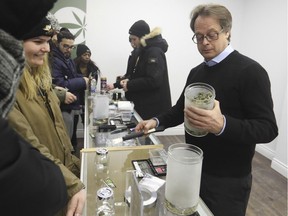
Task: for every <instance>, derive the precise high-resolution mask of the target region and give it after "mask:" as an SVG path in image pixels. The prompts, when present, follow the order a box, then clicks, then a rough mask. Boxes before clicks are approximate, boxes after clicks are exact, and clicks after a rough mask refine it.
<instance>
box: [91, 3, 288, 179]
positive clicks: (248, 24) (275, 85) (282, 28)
mask: <svg viewBox="0 0 288 216" xmlns="http://www.w3.org/2000/svg"><path fill="white" fill-rule="evenodd" d="M209 2H211V1H205V0H157V1H153V0H146V1H145V2H143V1H139V0H122V1H119V0H87V26H86V29H87V33H86V44H87V45H88V46H89V47H90V49H91V50H92V58H93V60H95V61H96V63H97V64H98V66H99V67H100V69H101V71H102V73H103V74H104V75H105V76H106V77H107V78H108V82H114V80H115V77H116V76H117V75H122V74H124V73H125V70H126V64H127V58H128V55H129V53H130V51H131V47H130V45H129V43H128V29H129V28H130V26H131V25H132V24H133V23H134V22H135V21H137V20H139V19H144V20H146V21H147V23H149V25H150V27H151V28H153V27H156V26H159V27H161V28H162V35H163V37H164V38H165V39H166V40H167V42H168V44H169V49H168V52H167V55H166V56H167V61H168V70H169V76H170V77H169V78H170V87H171V93H172V102H173V103H175V102H176V101H177V99H178V96H179V95H180V93H181V91H182V88H183V86H184V84H185V81H186V78H187V75H188V73H189V71H190V69H191V68H192V67H194V66H196V65H197V64H199V63H200V62H201V61H202V57H201V56H200V54H199V53H198V51H197V48H196V45H195V44H193V42H192V41H191V37H192V35H193V33H192V31H191V30H190V28H189V15H190V12H191V10H192V8H193V7H194V6H196V5H198V4H200V3H209ZM213 2H217V3H220V4H223V5H225V6H226V7H227V8H228V9H229V10H230V11H231V12H232V16H233V27H232V42H231V43H232V46H233V47H234V48H235V49H237V50H238V51H240V52H241V53H243V54H245V55H247V56H249V57H252V58H253V59H255V60H256V61H258V62H259V63H260V64H261V65H263V66H264V68H266V70H267V71H268V73H269V76H270V80H271V85H272V95H273V99H274V105H275V106H274V107H275V108H274V110H275V114H276V118H277V122H278V126H279V136H278V137H277V138H276V139H275V140H274V141H273V142H271V143H270V144H268V145H267V144H266V145H258V147H257V151H259V152H260V153H262V154H263V155H265V156H266V157H268V158H269V159H271V160H272V167H273V168H274V169H275V170H277V171H278V172H280V173H281V174H282V175H284V176H287V164H288V162H287V1H286V0H275V1H269V0H264V1H263V0H249V1H231V0H218V1H213ZM183 131H184V130H183V126H179V127H176V128H173V129H169V130H168V131H166V134H167V132H168V133H169V134H183Z"/></svg>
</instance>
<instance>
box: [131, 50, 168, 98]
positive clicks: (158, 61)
mask: <svg viewBox="0 0 288 216" xmlns="http://www.w3.org/2000/svg"><path fill="white" fill-rule="evenodd" d="M147 52H149V53H147V54H145V56H146V55H147V57H144V59H145V60H144V59H143V60H144V61H145V62H144V65H142V64H141V65H139V66H140V67H141V68H140V70H141V71H139V72H140V73H141V76H140V77H135V78H132V77H133V74H131V75H130V76H131V80H129V82H128V83H127V89H128V91H130V92H136V91H143V90H151V91H153V90H154V89H157V88H159V87H160V86H161V85H162V84H163V83H164V80H165V77H166V76H167V73H168V72H167V67H166V57H165V54H164V53H163V52H162V51H161V50H160V49H158V48H153V49H151V50H149V51H147ZM141 58H143V56H141V57H140V59H141ZM139 62H140V60H139ZM139 64H140V63H139ZM138 69H139V68H138V66H137V70H138ZM136 73H138V71H137V72H136Z"/></svg>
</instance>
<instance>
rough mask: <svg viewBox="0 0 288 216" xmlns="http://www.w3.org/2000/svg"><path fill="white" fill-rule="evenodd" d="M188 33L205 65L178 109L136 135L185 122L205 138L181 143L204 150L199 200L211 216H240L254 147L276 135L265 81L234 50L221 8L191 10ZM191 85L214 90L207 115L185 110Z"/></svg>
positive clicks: (194, 75)
mask: <svg viewBox="0 0 288 216" xmlns="http://www.w3.org/2000/svg"><path fill="white" fill-rule="evenodd" d="M190 28H191V29H192V31H193V32H194V36H193V38H192V39H193V42H194V43H195V44H197V48H198V51H199V53H200V54H201V55H202V56H203V58H204V61H203V62H202V63H200V64H199V65H197V66H196V67H194V68H193V69H192V70H191V71H190V74H189V75H188V77H187V81H186V85H185V86H184V89H183V91H182V94H181V95H180V97H179V99H178V101H177V103H176V104H175V105H174V106H173V107H172V108H171V109H170V110H169V111H168V112H166V113H162V114H160V115H158V116H157V117H156V118H154V119H150V120H147V121H143V122H141V123H139V125H137V127H136V131H140V130H141V131H142V130H145V131H146V132H147V131H148V129H150V128H154V127H156V126H157V125H162V126H164V127H165V128H169V127H174V126H177V125H180V124H182V123H183V121H184V116H185V117H186V119H187V120H188V121H189V123H190V124H191V125H193V126H194V127H195V128H197V129H201V130H204V131H206V132H208V134H207V135H206V136H203V137H195V136H192V135H191V134H189V133H187V131H185V140H186V143H189V144H193V145H196V146H197V147H199V148H201V149H202V150H203V166H202V176H201V186H200V197H201V198H202V199H203V201H204V202H205V204H206V205H207V206H208V208H209V209H210V210H211V211H212V213H213V214H214V215H215V216H232V215H233V216H245V214H246V208H247V204H248V201H249V196H250V191H251V186H252V174H251V172H252V159H253V156H254V153H255V147H256V144H258V143H269V142H271V141H272V140H274V139H275V138H276V137H277V135H278V127H277V123H276V119H275V114H274V111H273V100H272V95H271V84H270V80H269V76H268V73H267V72H266V70H265V69H264V68H263V67H262V66H261V65H260V64H259V63H258V62H256V61H255V60H252V59H251V58H249V57H247V56H244V55H242V54H240V53H239V52H238V51H236V50H234V49H233V47H232V45H231V44H230V37H231V28H232V16H231V13H230V12H229V10H228V9H227V8H226V7H224V6H222V5H218V4H205V5H199V6H197V7H195V8H194V9H193V11H192V13H191V22H190ZM196 82H204V83H207V84H209V85H211V86H212V87H213V88H214V89H215V92H216V100H215V103H214V107H213V109H212V110H205V109H201V108H197V107H195V106H188V107H186V108H185V106H184V101H185V96H184V91H185V88H186V87H187V86H188V85H190V84H192V83H196ZM191 175H193V174H192V173H191Z"/></svg>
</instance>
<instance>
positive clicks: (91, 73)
mask: <svg viewBox="0 0 288 216" xmlns="http://www.w3.org/2000/svg"><path fill="white" fill-rule="evenodd" d="M76 55H77V56H76V58H74V62H75V66H76V71H77V73H78V74H80V75H82V76H83V77H87V78H88V79H89V82H91V80H92V79H95V80H96V82H97V83H98V82H99V81H100V79H99V77H100V70H99V68H98V66H97V65H96V63H95V62H94V61H92V60H91V55H92V53H91V50H90V49H89V47H87V46H86V45H85V44H78V45H77V50H76ZM78 100H79V103H80V106H81V110H82V112H81V114H80V116H81V120H82V123H83V124H84V110H85V109H84V107H85V91H84V90H83V91H82V92H80V94H79V99H78ZM78 121H79V115H74V129H73V135H72V143H76V142H77V137H76V132H77V124H78Z"/></svg>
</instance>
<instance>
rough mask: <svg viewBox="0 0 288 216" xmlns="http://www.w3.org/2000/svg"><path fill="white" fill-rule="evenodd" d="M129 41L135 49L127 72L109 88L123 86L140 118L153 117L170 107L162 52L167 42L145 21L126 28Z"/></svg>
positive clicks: (168, 87)
mask: <svg viewBox="0 0 288 216" xmlns="http://www.w3.org/2000/svg"><path fill="white" fill-rule="evenodd" d="M129 35H130V36H129V41H130V43H131V45H132V47H133V48H134V50H133V51H132V53H131V55H130V56H129V59H128V64H127V71H126V74H125V76H124V77H122V80H121V81H120V82H119V83H115V84H113V85H112V84H109V85H108V88H109V89H113V88H115V87H118V88H123V90H124V91H125V97H126V99H127V100H130V101H133V103H134V105H135V110H136V111H137V112H138V113H139V115H140V116H141V117H142V118H143V119H147V118H152V117H153V116H156V115H158V114H160V113H162V112H164V111H167V110H169V109H170V108H171V94H170V84H169V76H168V68H167V62H166V56H165V53H166V52H167V50H168V44H167V42H166V40H165V39H163V38H162V35H161V30H160V28H155V29H154V30H152V31H151V32H150V27H149V25H148V24H147V23H146V22H145V21H144V20H139V21H137V22H135V23H134V24H133V25H132V26H131V28H130V29H129Z"/></svg>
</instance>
